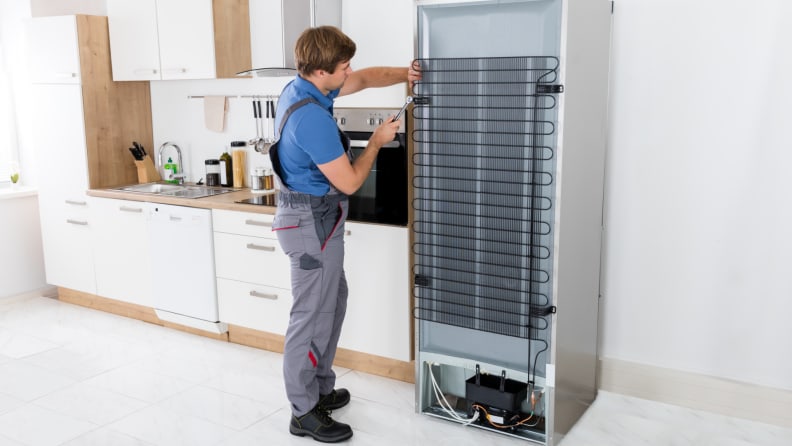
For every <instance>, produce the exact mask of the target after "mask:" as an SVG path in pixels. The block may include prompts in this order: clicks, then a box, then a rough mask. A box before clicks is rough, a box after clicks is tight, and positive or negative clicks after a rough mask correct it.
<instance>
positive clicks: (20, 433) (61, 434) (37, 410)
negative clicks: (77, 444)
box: [0, 404, 98, 446]
mask: <svg viewBox="0 0 792 446" xmlns="http://www.w3.org/2000/svg"><path fill="white" fill-rule="evenodd" d="M97 427H98V426H97V425H95V424H93V423H88V422H86V421H82V420H78V419H76V418H74V417H70V416H69V415H66V414H63V413H59V412H55V411H52V410H49V409H44V408H42V407H38V406H35V405H32V404H27V405H25V406H22V407H20V408H18V409H15V410H12V411H11V412H8V413H6V414H3V415H0V432H2V435H4V436H6V437H8V438H10V439H12V440H14V441H17V442H20V443H22V444H26V445H35V446H50V445H51V446H55V445H59V444H61V443H64V442H66V441H69V440H71V439H74V438H76V437H79V436H80V435H82V434H84V433H86V432H89V431H91V430H94V429H96V428H97Z"/></svg>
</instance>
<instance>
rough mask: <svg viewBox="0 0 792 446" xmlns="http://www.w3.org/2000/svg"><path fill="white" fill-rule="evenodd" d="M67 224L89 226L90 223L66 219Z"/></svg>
mask: <svg viewBox="0 0 792 446" xmlns="http://www.w3.org/2000/svg"><path fill="white" fill-rule="evenodd" d="M66 223H69V224H70V225H80V226H88V222H87V221H80V220H72V219H70V218H67V219H66Z"/></svg>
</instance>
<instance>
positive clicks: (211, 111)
mask: <svg viewBox="0 0 792 446" xmlns="http://www.w3.org/2000/svg"><path fill="white" fill-rule="evenodd" d="M227 104H228V101H227V100H226V97H225V96H204V122H205V123H206V128H207V129H209V130H211V131H213V132H218V133H222V132H223V131H224V130H225V115H226V109H227Z"/></svg>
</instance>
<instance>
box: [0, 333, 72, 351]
mask: <svg viewBox="0 0 792 446" xmlns="http://www.w3.org/2000/svg"><path fill="white" fill-rule="evenodd" d="M57 347H59V344H56V343H54V342H49V341H45V340H43V339H39V338H37V337H35V336H29V335H26V334H23V333H19V332H16V331H14V330H12V329H8V328H3V327H0V355H3V356H6V357H9V358H14V359H19V358H24V357H26V356H30V355H35V354H36V353H41V352H44V351H47V350H52V349H54V348H57Z"/></svg>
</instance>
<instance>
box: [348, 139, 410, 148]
mask: <svg viewBox="0 0 792 446" xmlns="http://www.w3.org/2000/svg"><path fill="white" fill-rule="evenodd" d="M366 146H368V141H362V140H360V139H350V140H349V147H363V148H366ZM399 146H401V144H399V141H391V142H389V143H387V144H385V145H384V146H382V148H383V149H386V148H393V147H399Z"/></svg>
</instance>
